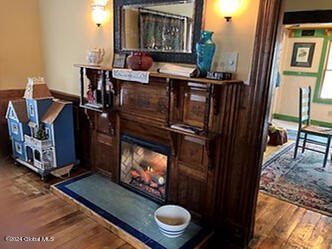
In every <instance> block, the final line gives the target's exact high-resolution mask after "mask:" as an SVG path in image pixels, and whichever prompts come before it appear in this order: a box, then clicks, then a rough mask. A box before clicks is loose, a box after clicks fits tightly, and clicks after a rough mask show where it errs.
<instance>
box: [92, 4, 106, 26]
mask: <svg viewBox="0 0 332 249" xmlns="http://www.w3.org/2000/svg"><path fill="white" fill-rule="evenodd" d="M106 4H107V0H96V1H95V3H94V4H92V19H93V21H94V22H95V24H96V25H97V27H100V26H101V25H102V24H103V23H104V22H105V20H106V18H107V11H106V9H105V6H106Z"/></svg>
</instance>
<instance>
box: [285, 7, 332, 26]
mask: <svg viewBox="0 0 332 249" xmlns="http://www.w3.org/2000/svg"><path fill="white" fill-rule="evenodd" d="M331 22H332V10H313V11H293V12H286V13H285V14H284V21H283V24H300V23H331Z"/></svg>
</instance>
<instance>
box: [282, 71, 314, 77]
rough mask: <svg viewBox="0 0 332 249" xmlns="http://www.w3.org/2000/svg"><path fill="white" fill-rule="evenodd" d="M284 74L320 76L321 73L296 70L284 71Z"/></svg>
mask: <svg viewBox="0 0 332 249" xmlns="http://www.w3.org/2000/svg"><path fill="white" fill-rule="evenodd" d="M283 75H287V76H300V77H315V78H318V77H319V73H311V72H296V71H283Z"/></svg>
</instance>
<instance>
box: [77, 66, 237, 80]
mask: <svg viewBox="0 0 332 249" xmlns="http://www.w3.org/2000/svg"><path fill="white" fill-rule="evenodd" d="M74 67H79V68H89V69H95V70H103V71H112V70H113V67H111V66H103V65H101V66H93V65H85V64H74ZM149 73H150V76H151V77H156V78H167V79H175V80H183V81H191V82H198V83H202V84H213V85H228V84H243V81H241V80H211V79H207V78H190V77H184V76H178V75H172V74H164V73H158V72H156V71H150V72H149Z"/></svg>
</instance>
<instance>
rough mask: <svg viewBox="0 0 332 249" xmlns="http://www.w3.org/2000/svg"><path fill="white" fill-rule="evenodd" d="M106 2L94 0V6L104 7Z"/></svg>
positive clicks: (105, 0)
mask: <svg viewBox="0 0 332 249" xmlns="http://www.w3.org/2000/svg"><path fill="white" fill-rule="evenodd" d="M106 4H107V0H95V5H101V6H106Z"/></svg>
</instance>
